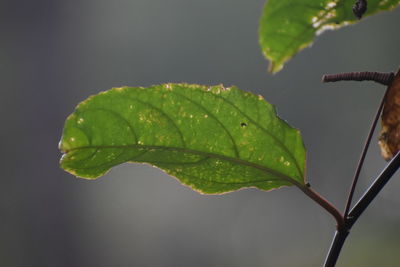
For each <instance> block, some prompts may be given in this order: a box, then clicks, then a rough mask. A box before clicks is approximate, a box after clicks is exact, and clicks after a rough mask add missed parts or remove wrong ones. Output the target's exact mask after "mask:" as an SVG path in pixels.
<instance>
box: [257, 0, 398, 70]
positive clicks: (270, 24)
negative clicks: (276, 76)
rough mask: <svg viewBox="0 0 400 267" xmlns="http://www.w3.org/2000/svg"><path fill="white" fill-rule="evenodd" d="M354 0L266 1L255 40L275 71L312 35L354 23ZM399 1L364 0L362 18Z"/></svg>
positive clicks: (387, 8) (304, 45) (303, 45)
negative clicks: (366, 7)
mask: <svg viewBox="0 0 400 267" xmlns="http://www.w3.org/2000/svg"><path fill="white" fill-rule="evenodd" d="M355 2H356V1H355V0H268V1H267V3H266V5H265V6H264V10H263V14H262V17H261V21H260V28H259V35H260V36H259V39H260V40H259V41H260V45H261V49H262V52H263V54H264V56H265V57H266V58H267V59H268V60H269V61H270V66H269V71H271V72H273V73H275V72H278V71H280V70H281V69H282V67H283V65H284V64H285V62H287V61H288V60H289V59H290V58H292V57H293V56H294V55H295V54H296V53H298V52H299V51H300V50H302V49H304V48H305V47H307V46H309V45H311V44H312V42H313V40H314V38H315V36H316V35H318V34H320V33H322V32H324V31H325V30H328V29H338V28H340V27H343V26H345V25H349V24H351V23H355V22H356V21H358V20H357V18H356V16H355V15H354V14H353V12H352V6H353V5H354V3H355ZM399 3H400V0H368V9H367V12H366V13H365V15H364V17H366V16H369V15H373V14H375V13H377V12H379V11H382V10H391V9H393V8H395V7H396V6H397V5H399Z"/></svg>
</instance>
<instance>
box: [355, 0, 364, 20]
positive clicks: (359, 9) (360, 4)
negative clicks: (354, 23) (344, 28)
mask: <svg viewBox="0 0 400 267" xmlns="http://www.w3.org/2000/svg"><path fill="white" fill-rule="evenodd" d="M366 11H367V0H357V2H356V3H355V4H354V6H353V13H354V15H355V16H356V17H357V18H358V19H361V18H362V16H363V15H364V13H365V12H366Z"/></svg>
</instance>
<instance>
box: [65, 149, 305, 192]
mask: <svg viewBox="0 0 400 267" xmlns="http://www.w3.org/2000/svg"><path fill="white" fill-rule="evenodd" d="M107 148H122V149H127V148H138V149H146V150H151V149H155V150H157V149H158V150H165V151H176V152H183V153H188V154H194V155H200V156H207V157H210V158H215V159H221V160H226V161H229V162H233V163H235V164H240V165H245V166H248V167H253V168H256V169H258V170H260V171H263V172H267V173H269V174H273V175H276V176H278V177H279V178H281V179H283V180H285V181H287V182H289V183H291V184H293V185H295V186H297V187H300V188H302V187H303V186H304V185H303V184H301V183H300V182H298V181H296V180H295V179H294V178H292V177H290V176H287V175H285V174H283V173H280V172H278V171H275V170H272V169H270V168H268V167H265V166H262V165H259V164H256V163H253V162H249V161H246V160H242V159H239V158H233V157H229V156H224V155H220V154H215V153H210V152H204V151H199V150H193V149H188V148H180V147H166V146H152V145H138V144H131V145H91V146H81V147H76V148H71V149H69V150H64V151H63V152H64V153H65V154H68V153H69V152H72V151H77V150H82V149H107ZM148 162H149V163H151V162H150V161H148Z"/></svg>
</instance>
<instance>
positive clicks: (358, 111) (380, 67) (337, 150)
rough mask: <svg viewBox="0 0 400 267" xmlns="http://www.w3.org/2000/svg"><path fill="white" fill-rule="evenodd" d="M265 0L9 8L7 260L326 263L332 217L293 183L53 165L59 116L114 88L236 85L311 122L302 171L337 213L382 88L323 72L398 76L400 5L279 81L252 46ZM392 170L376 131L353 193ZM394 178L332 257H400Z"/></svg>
mask: <svg viewBox="0 0 400 267" xmlns="http://www.w3.org/2000/svg"><path fill="white" fill-rule="evenodd" d="M263 4H264V0H254V1H243V0H219V1H213V0H203V1H198V0H169V1H164V0H117V1H106V0H82V1H51V0H36V1H1V2H0V33H1V35H0V38H1V42H0V71H1V74H0V77H1V98H0V111H1V112H0V118H1V125H2V127H1V130H0V136H1V139H0V140H1V151H2V153H1V179H0V266H12V267H13V266H16V267H20V266H21V267H25V266H40V267H47V266H52V267H53V266H57V267H63V266H82V267H86V266H96V267H102V266H154V267H157V266H160V267H161V266H162V267H168V266H191V267H197V266H199V267H200V266H201V267H202V266H208V267H210V266H238V267H239V266H240V267H241V266H251V267H257V266H272V267H276V266H277V267H280V266H300V267H301V266H305V267H310V266H321V264H322V262H323V259H324V257H325V254H326V252H327V250H328V247H329V244H330V242H331V238H332V235H333V231H334V228H335V222H334V220H333V219H332V218H331V217H330V216H329V215H328V214H327V213H326V212H325V211H324V210H322V209H321V208H319V207H318V206H317V205H316V204H314V203H313V202H312V201H311V200H310V199H308V198H307V197H306V196H305V195H303V194H302V193H301V192H300V191H299V190H298V189H296V188H292V187H288V188H283V189H280V190H275V191H272V192H263V191H259V190H256V189H248V190H241V191H239V192H234V193H230V194H226V195H222V196H203V195H199V194H197V193H195V192H193V191H191V190H190V189H189V188H187V187H184V186H182V185H180V184H179V183H178V182H177V181H176V180H175V179H172V178H170V177H168V176H167V175H165V174H164V173H162V172H161V171H160V170H157V169H153V168H151V167H148V166H145V165H133V164H126V165H123V166H119V167H116V168H114V169H113V170H112V171H111V172H110V173H109V174H107V175H106V176H105V177H102V178H100V179H99V180H96V181H86V180H83V179H76V178H75V177H73V176H72V175H70V174H68V173H66V172H64V171H63V170H61V169H60V168H59V166H58V161H59V158H60V156H61V154H60V152H59V151H58V148H57V145H58V141H59V139H60V136H61V132H62V127H63V123H64V120H65V118H66V117H67V116H68V115H69V114H70V113H71V112H72V111H73V110H74V107H75V106H76V104H78V102H80V101H82V100H84V99H85V98H86V97H88V96H89V95H92V94H96V93H98V92H99V91H102V90H107V89H109V88H111V87H116V86H123V85H130V86H147V85H153V84H159V83H165V82H189V83H199V84H220V83H223V84H225V85H226V86H229V85H237V86H238V87H239V88H241V89H244V90H249V91H251V92H253V93H256V94H262V95H263V96H264V97H265V98H266V99H267V100H268V101H269V102H271V103H273V104H274V105H276V106H277V109H278V112H279V115H280V116H281V117H282V118H284V119H286V120H287V121H288V122H289V123H290V124H291V125H293V126H295V127H297V128H299V129H301V131H302V133H303V137H304V140H305V144H306V146H307V148H308V164H307V168H308V180H309V182H310V183H311V184H312V186H313V187H314V188H315V189H316V190H317V191H319V192H320V193H321V194H323V195H324V196H326V197H327V198H328V199H330V200H331V201H332V202H334V203H335V204H336V205H337V206H338V207H340V208H342V207H343V206H344V203H345V199H346V195H347V192H348V188H349V185H350V182H351V177H352V175H353V172H354V169H355V165H356V162H357V160H358V157H359V153H360V151H361V148H362V144H363V142H364V139H365V137H366V135H367V131H368V128H369V125H370V121H371V118H372V116H373V114H374V112H375V110H376V108H377V105H378V102H379V99H380V97H381V96H382V93H383V91H384V88H383V87H382V86H380V85H377V84H374V83H355V82H348V83H337V84H322V83H321V82H320V81H321V76H322V75H323V74H324V73H336V72H345V71H364V70H370V71H395V70H397V68H398V66H399V65H400V56H399V55H400V53H399V47H400V45H399V44H400V35H399V29H398V26H399V25H400V9H397V10H395V11H393V12H386V13H381V14H379V15H376V16H374V17H370V18H368V19H365V21H362V22H361V23H360V24H358V25H355V26H351V27H346V28H343V29H341V30H338V31H332V32H327V33H324V34H323V35H321V36H319V37H318V38H317V41H316V42H315V44H314V45H313V47H312V48H311V49H310V48H309V49H306V50H304V51H303V52H301V53H300V54H299V55H297V56H296V57H295V58H294V59H293V60H292V61H290V62H289V64H287V65H286V67H285V68H284V69H283V70H282V71H281V72H280V73H278V74H277V75H274V76H272V75H270V74H268V73H267V71H266V70H267V66H268V63H267V62H266V60H265V59H264V58H263V57H262V55H261V52H260V48H259V45H258V39H257V38H258V37H257V28H258V20H259V17H260V14H261V8H262V6H263ZM384 166H385V161H384V160H383V159H382V158H381V157H380V155H379V150H378V146H377V144H376V137H375V139H374V143H373V146H372V147H371V151H370V154H369V156H368V158H367V161H366V165H365V168H364V169H363V172H362V175H361V178H360V183H359V189H358V191H357V194H356V198H358V197H359V196H360V194H361V193H362V191H363V190H364V189H365V188H366V187H367V186H368V184H369V183H370V182H371V180H372V179H374V177H375V176H376V175H377V174H378V173H379V171H380V170H381V169H382V168H383V167H384ZM399 176H400V175H399V174H396V177H393V179H392V181H391V182H390V183H389V184H388V186H387V187H386V188H385V189H384V190H383V192H382V193H381V194H380V196H379V197H378V198H377V199H376V201H375V202H374V203H373V204H372V205H371V206H370V207H369V209H368V210H367V212H366V213H365V214H364V215H363V216H362V217H361V219H360V221H359V223H358V224H357V225H356V226H355V227H354V228H353V230H352V233H351V235H350V237H349V239H348V241H347V243H346V244H345V246H344V250H343V253H342V255H341V257H340V259H339V263H338V266H342V267H344V266H352V267H356V266H363V267H367V266H389V267H390V266H400V254H399V251H400V238H399V237H400V227H399V226H400V211H399V210H400V209H399V207H400V194H399V192H400V177H399Z"/></svg>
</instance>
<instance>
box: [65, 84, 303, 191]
mask: <svg viewBox="0 0 400 267" xmlns="http://www.w3.org/2000/svg"><path fill="white" fill-rule="evenodd" d="M60 149H61V151H62V152H63V153H64V155H63V157H62V159H61V167H62V168H63V169H65V170H66V171H68V172H70V173H72V174H74V175H76V176H78V177H83V178H88V179H94V178H97V177H99V176H101V175H103V174H105V173H106V172H107V171H109V170H110V169H111V168H112V167H114V166H116V165H119V164H121V163H124V162H139V163H148V164H150V165H152V166H155V167H158V168H160V169H162V170H164V171H165V172H166V173H168V174H169V175H171V176H174V177H176V178H177V179H178V180H179V181H180V182H181V183H182V184H184V185H187V186H190V187H191V188H192V189H194V190H196V191H199V192H201V193H207V194H219V193H225V192H230V191H234V190H238V189H241V188H245V187H256V188H259V189H262V190H271V189H275V188H279V187H282V186H289V185H297V186H303V185H304V184H305V181H304V180H305V179H304V169H305V157H306V156H305V149H304V145H303V142H302V138H301V135H300V132H299V131H298V130H297V129H294V128H292V127H290V126H289V125H288V124H287V123H286V122H285V121H283V120H281V119H280V118H278V117H277V115H276V112H275V109H274V107H273V106H272V105H271V104H269V103H267V102H266V101H265V100H264V99H263V98H262V97H259V96H256V95H253V94H251V93H248V92H243V91H241V90H239V89H238V88H236V87H231V88H224V87H223V86H221V85H218V86H211V87H210V86H201V85H189V84H164V85H157V86H152V87H148V88H142V87H123V88H114V89H111V90H109V91H106V92H102V93H100V94H98V95H95V96H91V97H89V98H88V99H87V100H85V101H83V102H82V103H80V104H79V105H78V106H77V107H76V110H75V111H74V113H73V114H72V115H70V116H69V117H68V118H67V120H66V122H65V126H64V132H63V136H62V139H61V142H60Z"/></svg>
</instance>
